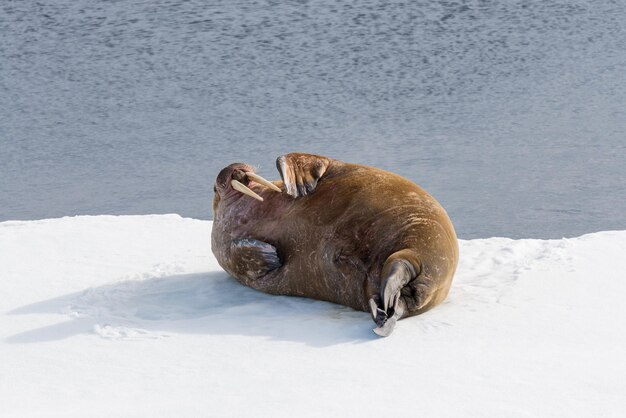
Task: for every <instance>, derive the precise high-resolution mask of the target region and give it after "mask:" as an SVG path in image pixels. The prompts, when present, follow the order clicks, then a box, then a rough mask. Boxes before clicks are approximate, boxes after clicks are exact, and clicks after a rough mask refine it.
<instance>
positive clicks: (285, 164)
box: [276, 152, 330, 197]
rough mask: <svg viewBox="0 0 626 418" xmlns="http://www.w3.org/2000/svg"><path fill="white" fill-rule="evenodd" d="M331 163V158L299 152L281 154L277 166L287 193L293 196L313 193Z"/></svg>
mask: <svg viewBox="0 0 626 418" xmlns="http://www.w3.org/2000/svg"><path fill="white" fill-rule="evenodd" d="M329 164H330V159H329V158H326V157H322V156H319V155H314V154H301V153H298V152H293V153H291V154H285V155H281V156H280V157H278V158H277V159H276V167H277V168H278V171H279V172H280V176H281V177H282V179H283V183H285V189H286V190H287V194H289V195H290V196H293V197H301V196H306V195H309V194H311V193H313V190H315V186H317V182H318V180H319V179H320V178H321V177H322V176H323V175H324V173H325V172H326V169H327V168H328V165H329Z"/></svg>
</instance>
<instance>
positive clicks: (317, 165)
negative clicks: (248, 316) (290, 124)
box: [212, 153, 458, 332]
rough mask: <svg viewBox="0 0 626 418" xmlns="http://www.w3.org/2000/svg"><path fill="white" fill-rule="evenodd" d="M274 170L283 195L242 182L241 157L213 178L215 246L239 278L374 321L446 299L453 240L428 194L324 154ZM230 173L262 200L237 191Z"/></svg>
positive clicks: (295, 158)
mask: <svg viewBox="0 0 626 418" xmlns="http://www.w3.org/2000/svg"><path fill="white" fill-rule="evenodd" d="M277 167H278V169H279V171H280V173H281V177H282V178H283V181H275V182H273V183H274V184H275V185H277V186H278V187H280V189H281V190H282V193H277V192H274V191H272V190H270V189H268V188H267V187H264V186H261V185H260V184H257V183H255V182H254V181H249V180H247V179H246V177H245V173H246V172H249V171H252V170H253V168H252V167H251V166H248V165H246V164H239V163H237V164H231V165H230V166H228V167H226V168H224V169H223V170H222V171H221V172H220V174H219V175H218V177H217V180H216V184H215V197H214V201H213V211H214V224H213V232H212V250H213V253H214V254H215V257H216V258H217V260H218V262H219V263H220V265H221V266H222V267H223V268H224V270H226V271H227V272H228V273H229V274H231V275H232V276H233V277H235V279H237V280H238V281H239V282H241V283H243V284H244V285H246V286H250V287H252V288H254V289H257V290H260V291H263V292H267V293H271V294H276V295H296V296H305V297H310V298H314V299H320V300H326V301H330V302H335V303H339V304H342V305H345V306H349V307H351V308H354V309H357V310H362V311H369V312H372V316H373V318H374V321H375V322H376V323H377V324H378V325H379V327H380V326H382V325H383V324H384V322H385V321H386V319H387V318H388V317H392V316H393V315H394V313H395V317H396V318H397V319H400V318H403V317H408V316H412V315H416V314H419V313H422V312H425V311H426V310H428V309H430V308H432V307H433V306H435V305H437V304H438V303H440V302H441V301H443V300H444V299H445V297H446V295H447V294H448V290H449V289H450V285H451V282H452V277H453V275H454V272H455V269H456V266H457V262H458V244H457V238H456V234H455V232H454V228H453V226H452V223H451V222H450V219H449V218H448V215H447V214H446V212H445V210H444V209H443V208H442V207H441V206H440V205H439V203H438V202H437V201H436V200H435V199H434V198H432V197H431V196H430V195H429V194H428V193H426V192H425V191H424V190H422V189H421V188H420V187H418V186H417V185H416V184H414V183H412V182H411V181H409V180H407V179H405V178H403V177H400V176H398V175H396V174H393V173H389V172H386V171H383V170H379V169H376V168H373V167H367V166H363V165H357V164H349V163H344V162H341V161H337V160H333V159H330V158H326V157H322V156H316V155H310V154H297V153H294V154H287V155H285V156H282V157H279V158H278V160H277ZM232 179H236V180H239V181H241V182H242V183H243V184H245V185H247V186H248V187H249V188H250V189H251V190H253V191H254V192H256V193H257V194H259V195H260V196H261V197H263V199H264V201H263V202H260V201H258V200H255V199H253V198H251V197H249V196H246V195H244V194H242V193H239V192H238V191H236V190H233V188H232V187H231V185H230V181H231V180H232ZM274 249H275V251H274ZM398 277H400V278H402V280H396V279H397V278H398ZM389 332H390V331H389Z"/></svg>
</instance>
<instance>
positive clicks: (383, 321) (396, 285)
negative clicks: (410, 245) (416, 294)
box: [369, 253, 417, 337]
mask: <svg viewBox="0 0 626 418" xmlns="http://www.w3.org/2000/svg"><path fill="white" fill-rule="evenodd" d="M396 254H397V253H396ZM394 255H395V254H394ZM416 275H417V272H416V270H415V267H414V266H413V265H412V264H411V263H410V262H408V261H407V260H405V259H403V258H399V257H393V256H392V257H389V258H388V259H387V262H386V263H385V266H384V267H383V277H382V282H381V290H380V295H376V296H375V297H373V298H371V299H370V301H369V305H370V311H371V313H372V319H374V322H376V325H378V326H377V327H376V328H374V332H375V333H376V334H378V335H380V336H381V337H387V336H388V335H389V334H391V332H392V331H393V329H394V327H395V326H396V322H397V321H398V319H401V318H402V317H403V316H404V314H405V312H406V302H405V301H404V299H403V298H401V293H402V289H403V288H404V287H405V286H406V285H407V284H409V282H410V281H411V280H413V279H414V278H415V277H416Z"/></svg>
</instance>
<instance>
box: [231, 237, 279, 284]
mask: <svg viewBox="0 0 626 418" xmlns="http://www.w3.org/2000/svg"><path fill="white" fill-rule="evenodd" d="M230 254H231V260H236V263H235V265H233V266H232V270H233V272H234V273H235V275H236V276H238V277H245V278H248V279H251V280H255V279H258V278H259V277H261V276H264V275H266V274H267V273H269V272H270V271H272V270H275V269H277V268H279V267H280V266H281V263H280V259H279V258H278V253H277V252H276V248H275V247H274V246H273V245H271V244H268V243H267V242H263V241H259V240H256V239H252V238H240V239H237V240H234V241H233V242H232V244H231V247H230Z"/></svg>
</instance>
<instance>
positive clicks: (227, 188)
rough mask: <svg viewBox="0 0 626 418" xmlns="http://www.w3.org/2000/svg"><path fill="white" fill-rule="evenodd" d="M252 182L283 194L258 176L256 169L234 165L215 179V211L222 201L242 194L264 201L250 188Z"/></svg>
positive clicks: (276, 187)
mask: <svg viewBox="0 0 626 418" xmlns="http://www.w3.org/2000/svg"><path fill="white" fill-rule="evenodd" d="M250 182H255V183H258V184H260V185H262V186H264V187H267V188H269V189H271V190H274V191H276V192H279V193H280V192H281V190H280V188H279V187H278V186H276V185H275V184H274V183H272V182H270V181H269V180H266V179H264V178H263V177H261V176H259V175H258V174H256V173H255V172H254V167H252V166H250V165H248V164H244V163H234V164H231V165H229V166H228V167H225V168H223V169H222V171H220V173H219V174H218V175H217V178H216V179H215V186H214V187H213V191H214V192H215V195H214V197H213V211H215V210H216V208H217V205H218V204H219V202H220V200H222V199H228V198H234V197H239V196H241V195H242V194H244V195H247V196H250V197H253V198H255V199H257V200H260V201H263V198H262V197H261V196H259V195H258V194H257V193H255V192H254V191H253V190H252V189H251V188H250V187H248V186H249V184H250Z"/></svg>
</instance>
